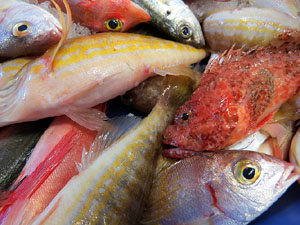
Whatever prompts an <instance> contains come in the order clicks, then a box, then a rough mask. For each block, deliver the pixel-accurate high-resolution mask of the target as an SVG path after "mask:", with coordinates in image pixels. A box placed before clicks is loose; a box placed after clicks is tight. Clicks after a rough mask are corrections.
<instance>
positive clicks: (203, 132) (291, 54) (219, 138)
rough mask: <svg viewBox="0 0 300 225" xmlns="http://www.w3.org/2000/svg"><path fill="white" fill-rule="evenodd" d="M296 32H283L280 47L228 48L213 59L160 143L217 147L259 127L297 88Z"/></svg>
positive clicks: (299, 75)
mask: <svg viewBox="0 0 300 225" xmlns="http://www.w3.org/2000/svg"><path fill="white" fill-rule="evenodd" d="M298 35H299V33H296V37H295V39H294V38H293V37H292V36H290V33H287V34H285V35H282V36H281V38H282V39H281V40H282V41H284V42H285V43H284V44H283V43H281V44H280V45H279V47H278V46H273V44H272V45H271V46H268V47H264V48H256V49H252V51H249V52H244V51H243V50H240V49H239V50H230V51H229V52H227V53H226V52H225V53H224V54H223V55H222V56H220V57H219V58H218V59H215V60H214V61H212V63H211V64H210V65H209V66H208V67H207V69H206V71H205V72H204V73H203V76H202V79H201V81H200V84H199V86H198V88H197V89H196V91H195V92H194V93H193V95H192V96H191V98H190V100H188V101H187V102H186V103H185V104H183V105H182V106H181V107H180V108H179V109H178V111H177V113H176V117H175V119H174V125H171V126H169V127H168V128H167V129H166V132H165V135H164V142H165V143H166V144H170V145H173V146H177V147H180V148H182V149H187V150H190V151H204V150H220V149H222V148H225V147H227V146H230V145H232V144H234V143H236V142H237V141H240V140H241V139H243V138H245V137H247V136H248V135H250V134H252V133H254V132H255V131H257V130H258V129H260V128H261V127H262V126H263V125H264V124H266V123H267V122H268V121H270V120H271V119H272V116H273V115H274V113H275V112H276V111H277V110H278V108H279V107H280V106H281V105H282V104H283V103H284V102H286V101H287V100H288V99H290V98H291V97H292V96H293V95H294V94H296V92H297V90H298V88H299V85H300V67H299V64H298V59H299V58H298V57H300V51H299V47H298V46H299V45H298V44H295V43H298V42H297V38H298ZM293 41H294V42H293ZM274 44H275V42H274ZM278 44H279V42H278Z"/></svg>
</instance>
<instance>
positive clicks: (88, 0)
mask: <svg viewBox="0 0 300 225" xmlns="http://www.w3.org/2000/svg"><path fill="white" fill-rule="evenodd" d="M45 1H49V0H39V2H45ZM56 2H57V3H58V4H59V5H60V7H61V8H62V9H63V10H64V5H63V1H62V0H57V1H56ZM68 3H69V5H70V8H71V11H72V16H73V19H74V21H75V22H79V23H80V24H82V25H84V26H87V27H88V28H90V29H92V30H93V31H96V32H105V31H106V32H107V31H119V32H123V31H126V30H128V29H130V28H132V27H134V26H136V25H137V24H139V23H143V22H148V21H149V20H150V16H149V14H148V13H147V12H145V11H144V10H143V9H142V8H141V7H140V6H138V5H136V4H135V3H133V2H132V1H130V0H95V1H93V0H68ZM110 25H112V26H110Z"/></svg>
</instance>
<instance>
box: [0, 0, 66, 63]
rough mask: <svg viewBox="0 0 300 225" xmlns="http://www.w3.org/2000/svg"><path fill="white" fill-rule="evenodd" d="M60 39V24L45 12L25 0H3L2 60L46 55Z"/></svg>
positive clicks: (0, 11) (0, 19)
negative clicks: (24, 0)
mask: <svg viewBox="0 0 300 225" xmlns="http://www.w3.org/2000/svg"><path fill="white" fill-rule="evenodd" d="M61 37H62V26H61V24H60V23H59V21H58V20H57V19H56V18H55V17H54V16H53V15H52V14H50V13H49V12H47V11H46V10H44V9H42V8H40V7H38V6H36V5H33V4H28V3H26V2H23V1H18V0H9V1H7V0H0V59H3V58H12V57H13V58H14V57H18V56H25V55H38V54H43V53H44V52H45V51H46V50H47V49H48V48H50V47H51V46H53V45H55V44H56V43H58V42H59V40H60V39H61Z"/></svg>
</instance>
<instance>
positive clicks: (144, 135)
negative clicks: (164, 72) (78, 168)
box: [33, 77, 191, 225]
mask: <svg viewBox="0 0 300 225" xmlns="http://www.w3.org/2000/svg"><path fill="white" fill-rule="evenodd" d="M170 79H171V81H170ZM174 79H177V77H171V78H168V77H167V82H168V83H166V84H167V89H166V90H165V92H164V95H163V96H162V98H161V100H160V101H159V103H158V104H157V105H156V106H155V108H154V109H153V111H152V112H151V113H150V114H149V115H148V117H146V118H145V119H144V120H143V121H141V122H140V123H139V125H138V126H136V127H134V128H133V129H131V130H130V131H128V132H127V133H125V134H124V135H123V136H122V137H121V138H120V139H118V140H117V141H116V142H114V143H113V144H112V145H110V146H109V147H108V148H107V149H105V150H104V152H103V153H102V154H101V155H100V156H99V157H97V158H96V159H95V161H93V162H92V163H91V164H90V165H89V166H88V167H87V168H86V169H85V170H83V171H82V172H81V173H80V174H79V175H78V176H76V177H73V179H72V180H70V182H69V183H68V184H67V185H66V186H65V187H64V189H63V190H62V191H61V192H60V193H59V194H58V195H57V196H56V197H55V198H54V200H53V201H52V202H51V203H50V204H49V206H48V208H47V209H46V210H45V212H44V213H43V214H41V215H40V217H39V218H37V220H36V221H35V222H33V224H39V223H40V222H41V221H42V222H43V224H45V225H46V224H109V225H114V224H116V225H119V224H122V225H125V224H128V225H133V224H135V222H137V220H138V217H139V214H140V212H141V210H142V209H143V207H141V206H142V205H141V201H142V200H143V198H144V197H145V196H147V189H148V188H150V183H149V182H151V180H152V177H153V172H154V164H155V163H154V161H155V160H154V159H155V157H156V156H157V153H158V149H159V148H160V147H161V137H162V133H163V131H164V129H165V128H166V126H167V125H168V124H169V123H170V122H171V120H172V118H173V116H174V113H175V111H176V108H177V107H178V106H179V105H180V104H182V103H183V102H184V101H185V100H186V99H187V97H188V96H189V95H190V94H191V90H190V89H189V88H188V86H189V85H186V84H188V83H189V82H190V81H189V79H188V78H184V79H183V80H182V79H180V80H179V83H178V80H174ZM148 191H149V190H148ZM120 212H121V213H120Z"/></svg>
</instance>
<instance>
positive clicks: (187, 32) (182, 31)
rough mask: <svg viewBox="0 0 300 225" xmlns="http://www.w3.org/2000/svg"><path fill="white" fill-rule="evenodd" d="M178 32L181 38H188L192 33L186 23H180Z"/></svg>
mask: <svg viewBox="0 0 300 225" xmlns="http://www.w3.org/2000/svg"><path fill="white" fill-rule="evenodd" d="M179 34H180V36H181V37H182V38H185V39H187V38H190V37H191V36H192V34H193V31H192V29H191V28H190V27H189V26H188V25H182V26H180V28H179Z"/></svg>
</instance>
